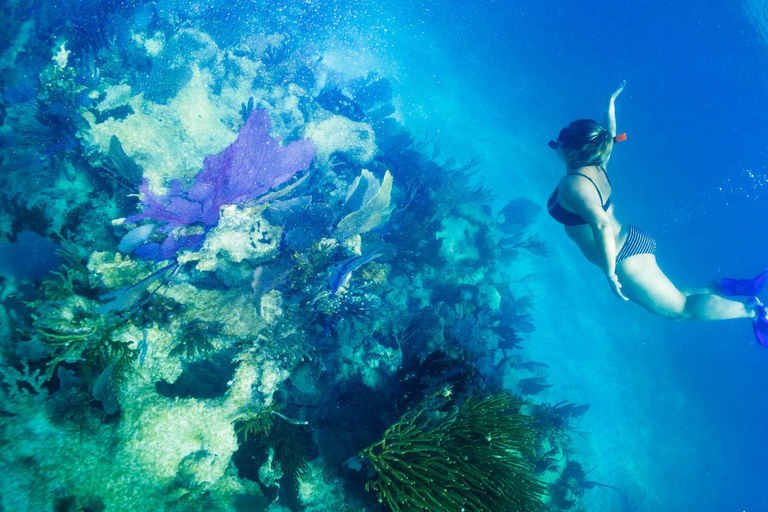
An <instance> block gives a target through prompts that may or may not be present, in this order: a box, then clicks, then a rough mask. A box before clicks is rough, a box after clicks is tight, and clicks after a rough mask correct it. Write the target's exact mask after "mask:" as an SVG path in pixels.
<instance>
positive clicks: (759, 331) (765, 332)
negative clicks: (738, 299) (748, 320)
mask: <svg viewBox="0 0 768 512" xmlns="http://www.w3.org/2000/svg"><path fill="white" fill-rule="evenodd" d="M747 304H751V305H752V306H754V308H755V316H754V318H752V331H753V332H754V333H755V339H756V340H757V342H758V343H759V344H760V345H762V346H764V347H765V348H768V307H766V306H765V305H764V304H763V303H762V302H760V299H758V298H757V297H752V298H751V299H749V300H748V301H747Z"/></svg>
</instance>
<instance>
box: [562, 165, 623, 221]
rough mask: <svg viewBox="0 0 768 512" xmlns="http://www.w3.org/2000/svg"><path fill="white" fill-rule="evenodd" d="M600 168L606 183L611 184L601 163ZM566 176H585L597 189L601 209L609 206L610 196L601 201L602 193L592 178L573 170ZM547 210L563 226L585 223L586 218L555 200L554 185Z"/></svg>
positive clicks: (606, 208)
mask: <svg viewBox="0 0 768 512" xmlns="http://www.w3.org/2000/svg"><path fill="white" fill-rule="evenodd" d="M599 168H600V170H601V171H603V174H605V178H606V179H607V180H608V184H609V185H610V184H611V180H610V178H608V173H606V172H605V167H603V166H602V165H601V166H599ZM568 176H582V177H584V178H587V179H588V180H589V181H590V182H591V183H592V185H594V186H595V190H597V195H598V197H600V203H601V204H602V205H603V211H604V212H607V211H608V208H610V207H611V198H610V197H609V198H608V199H606V200H605V202H604V203H603V194H601V193H600V189H599V188H598V186H597V184H596V183H595V182H594V180H593V179H592V178H590V177H589V176H587V175H586V174H581V173H580V172H574V173H571V174H569V175H568ZM547 210H548V211H549V215H550V216H551V217H552V218H553V219H555V220H556V221H557V222H559V223H560V224H563V225H565V226H582V225H584V224H586V223H587V221H586V220H584V217H582V216H581V215H579V214H578V213H574V212H570V211H568V210H566V209H565V208H563V206H562V205H561V204H560V202H559V201H558V200H557V187H555V190H554V192H552V195H551V196H549V200H548V201H547Z"/></svg>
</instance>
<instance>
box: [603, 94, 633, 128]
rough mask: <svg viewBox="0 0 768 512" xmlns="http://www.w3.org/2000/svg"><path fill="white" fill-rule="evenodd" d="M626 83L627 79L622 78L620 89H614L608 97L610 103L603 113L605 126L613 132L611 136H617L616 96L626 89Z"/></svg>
mask: <svg viewBox="0 0 768 512" xmlns="http://www.w3.org/2000/svg"><path fill="white" fill-rule="evenodd" d="M625 85H627V81H626V80H622V81H621V83H620V84H619V87H618V89H616V90H615V91H613V94H611V95H610V96H609V97H608V105H607V106H606V108H605V112H604V113H603V127H604V128H605V129H606V130H608V131H609V132H610V133H611V137H615V136H616V106H615V102H616V98H617V97H618V96H619V94H621V91H623V90H624V86H625Z"/></svg>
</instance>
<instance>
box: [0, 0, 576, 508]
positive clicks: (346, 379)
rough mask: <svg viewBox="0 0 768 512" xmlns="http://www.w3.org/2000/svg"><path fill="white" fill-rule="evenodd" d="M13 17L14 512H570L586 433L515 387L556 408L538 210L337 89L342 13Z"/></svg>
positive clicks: (5, 206)
mask: <svg viewBox="0 0 768 512" xmlns="http://www.w3.org/2000/svg"><path fill="white" fill-rule="evenodd" d="M107 6H108V7H110V9H106V7H107ZM102 7H104V8H102ZM3 12H4V13H6V14H7V16H5V18H4V19H7V21H8V27H7V28H8V30H7V33H4V34H2V35H0V42H2V44H4V51H3V53H2V56H1V57H0V81H2V83H3V85H4V89H3V95H2V101H1V102H0V143H1V144H0V149H1V150H2V154H0V197H2V200H0V340H2V343H0V349H2V350H0V415H2V418H3V421H2V422H0V446H2V448H3V449H2V450H0V471H2V472H3V475H4V478H3V479H2V480H0V508H2V509H3V510H40V511H58V510H108V511H112V510H115V511H122V510H135V511H153V512H154V511H157V510H171V511H172V510H178V511H195V510H215V511H222V512H229V511H232V512H240V511H243V510H272V511H280V510H306V511H318V512H320V511H325V510H334V511H335V510H380V509H381V507H382V505H381V504H379V503H378V499H377V498H381V500H382V502H384V503H385V504H386V505H387V506H389V507H390V508H391V509H393V510H417V509H419V510H422V509H431V510H438V509H440V510H448V509H451V508H452V507H458V506H463V507H464V508H466V509H467V510H508V509H510V507H518V508H517V509H519V510H538V509H541V508H542V507H543V506H544V505H543V504H544V502H543V501H542V500H541V498H542V497H543V495H544V494H545V493H544V488H543V487H542V484H539V483H538V481H539V479H540V478H541V479H544V478H546V479H547V480H548V481H551V482H555V481H557V480H558V478H560V476H561V473H563V471H564V469H565V468H566V466H567V464H568V462H571V460H570V458H569V457H570V456H571V455H570V454H568V455H567V456H566V453H567V448H568V446H569V435H568V432H569V424H568V420H569V418H574V417H577V416H578V415H580V414H583V413H584V412H586V409H585V407H584V406H579V407H577V406H571V405H569V404H563V403H560V404H556V405H554V406H551V405H548V404H546V403H544V404H542V403H538V404H537V403H534V404H532V405H530V406H526V407H527V408H529V409H530V410H531V411H533V413H532V417H533V419H531V418H529V417H528V416H525V415H523V414H521V412H520V410H519V409H520V408H521V407H523V405H522V403H521V402H519V401H518V400H517V399H515V398H513V397H512V396H511V395H510V394H508V393H507V392H505V391H503V390H504V389H510V388H513V389H514V388H516V389H518V390H519V391H520V392H521V393H525V394H528V395H529V396H531V397H532V398H534V399H535V398H538V397H539V396H542V397H544V398H546V397H547V390H546V389H545V386H546V384H545V380H544V379H545V377H546V375H545V374H544V373H545V369H546V366H545V365H544V366H541V365H542V363H534V362H531V361H526V360H525V358H524V356H523V353H522V352H521V351H520V350H519V349H520V347H521V346H523V345H524V344H525V343H528V342H529V340H530V338H531V336H530V335H531V333H533V332H534V331H535V320H536V310H535V303H534V297H533V296H532V292H531V291H530V289H529V288H528V287H527V286H526V285H525V282H524V279H525V278H526V275H527V273H526V272H527V271H526V272H524V271H522V270H520V269H518V268H517V266H516V265H515V262H516V261H517V260H525V259H526V258H531V261H535V258H537V257H539V256H543V255H545V254H546V247H545V245H544V243H543V242H542V240H541V238H540V237H538V236H537V235H536V233H535V232H534V231H533V230H534V229H535V219H536V215H537V214H538V210H537V208H536V207H535V205H533V204H532V203H531V202H530V201H529V200H526V199H524V198H521V199H517V200H515V201H512V202H510V203H508V204H507V205H506V206H504V207H503V208H502V210H501V211H500V212H497V213H496V214H494V212H493V210H492V207H491V206H490V205H489V204H488V202H489V201H490V200H491V199H492V194H491V193H490V191H489V189H488V186H487V184H485V183H484V178H483V175H482V173H480V172H479V171H480V169H479V163H478V162H477V161H470V162H468V163H463V164H462V163H458V162H456V161H455V160H453V159H452V158H450V157H446V156H443V155H442V154H441V152H440V151H438V150H436V143H435V140H434V139H433V138H432V137H426V136H425V137H424V138H423V140H422V139H421V138H419V140H417V139H416V138H415V137H413V136H412V135H411V134H410V133H409V132H408V130H407V128H406V127H405V126H403V125H402V124H401V123H400V122H399V121H398V119H397V118H396V117H395V116H396V115H397V107H396V105H397V104H398V102H399V101H400V98H399V97H398V95H397V90H396V87H395V86H394V85H393V83H391V82H390V81H389V80H388V79H387V78H386V77H384V76H380V74H366V75H364V76H347V75H346V74H345V73H342V72H340V71H338V70H336V69H333V68H332V67H331V66H330V65H329V64H328V63H327V61H326V60H324V59H323V58H322V57H323V55H322V50H321V49H319V48H318V46H317V44H316V42H315V41H314V40H313V39H312V38H310V37H309V36H308V35H307V34H308V32H307V30H310V29H311V28H312V27H315V28H318V27H323V26H326V25H334V24H335V23H337V21H338V20H337V17H336V16H334V15H328V13H326V12H325V11H324V10H322V9H319V8H318V9H317V10H314V9H313V10H312V12H310V11H307V10H306V9H302V8H301V7H300V6H298V5H297V4H295V3H293V4H290V5H288V6H283V5H277V3H276V2H272V1H271V0H269V1H267V2H258V3H245V4H243V5H240V4H237V3H235V4H232V3H231V2H230V3H225V2H209V3H197V4H188V3H185V2H157V3H140V2H127V3H125V2H112V1H109V2H107V3H106V4H103V5H102V4H98V5H96V3H94V2H87V3H86V5H85V6H82V8H81V6H80V4H77V3H76V2H73V1H71V0H66V1H64V2H62V3H61V4H60V5H59V4H57V5H56V6H52V5H48V4H46V3H45V2H42V1H41V0H21V1H19V2H11V3H9V5H8V6H5V7H4V11H3ZM64 15H68V16H70V18H68V22H67V23H66V24H61V23H59V22H60V21H61V20H60V18H59V16H64ZM96 28H98V30H96ZM54 29H55V30H54ZM433 146H434V147H433ZM33 256H34V257H33ZM527 372H528V373H527ZM530 372H533V373H534V375H530V374H529V373H530ZM398 418H400V419H399V420H398ZM489 438H490V441H489ZM382 439H383V440H382ZM378 440H381V441H378ZM377 441H378V442H377ZM408 443H412V445H413V446H418V447H422V448H424V450H425V451H424V452H423V453H417V452H413V451H412V450H411V449H407V448H406V446H407V444H408ZM366 446H367V447H368V448H366ZM361 451H362V453H363V459H365V460H367V461H368V466H367V467H366V468H367V469H372V470H375V471H376V472H377V474H378V476H377V477H376V480H375V481H374V483H372V484H370V485H369V488H372V489H374V490H376V491H377V493H378V496H375V495H374V494H372V493H367V492H366V491H365V483H366V480H367V479H368V476H367V475H366V474H365V473H363V472H361V470H362V469H363V466H362V465H361V461H360V460H358V459H356V454H358V453H360V452H361ZM424 453H441V454H442V455H443V456H444V457H446V458H444V459H435V460H427V459H425V458H424V457H423V456H422V455H423V454H424ZM51 454H55V457H53V456H51ZM407 465H411V466H413V467H414V468H416V467H422V468H423V469H424V470H425V471H426V474H428V475H430V476H429V478H433V479H434V482H427V481H426V480H424V478H425V477H424V475H423V474H421V473H418V472H413V471H411V469H409V468H407V467H406V466H407ZM571 467H572V468H573V467H576V466H571ZM356 470H357V471H356ZM577 476H578V475H577ZM568 477H569V475H568V474H565V475H564V476H563V478H565V479H566V480H567V478H568ZM444 478H450V480H451V482H450V485H447V484H446V486H442V488H444V489H449V490H451V492H448V490H445V491H443V490H442V488H441V489H438V483H436V482H443V480H441V479H444ZM564 481H565V480H562V479H561V484H562V482H564ZM580 482H581V483H580V484H579V485H581V487H579V486H578V485H576V486H574V485H571V484H568V485H565V484H562V485H560V484H558V485H560V487H555V491H556V493H557V496H566V495H567V493H566V492H565V491H562V492H561V489H562V488H564V487H563V485H565V488H567V489H570V491H569V492H571V493H578V492H582V491H583V489H584V488H587V487H586V486H588V485H589V483H588V481H583V478H582V479H581V480H580ZM585 482H586V483H585ZM579 489H581V490H579ZM479 492H483V493H485V494H484V497H483V499H480V498H479V496H480V495H479V494H478V493H479ZM568 496H569V495H568ZM568 496H566V497H565V498H563V503H566V502H567V500H568V499H570V498H568ZM558 499H560V498H558ZM441 507H442V508H441ZM512 509H514V508H512Z"/></svg>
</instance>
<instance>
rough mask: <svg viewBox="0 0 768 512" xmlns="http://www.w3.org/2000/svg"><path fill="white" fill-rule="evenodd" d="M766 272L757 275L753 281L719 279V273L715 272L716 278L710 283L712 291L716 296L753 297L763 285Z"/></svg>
mask: <svg viewBox="0 0 768 512" xmlns="http://www.w3.org/2000/svg"><path fill="white" fill-rule="evenodd" d="M766 272H768V270H765V271H763V273H762V274H760V275H758V276H757V277H755V278H753V279H731V278H729V277H720V271H719V270H718V271H717V277H715V279H714V281H712V289H714V291H715V293H716V294H718V295H725V296H727V297H731V296H734V295H741V296H743V297H754V296H755V295H757V294H758V293H760V290H762V289H763V285H765V279H766Z"/></svg>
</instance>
